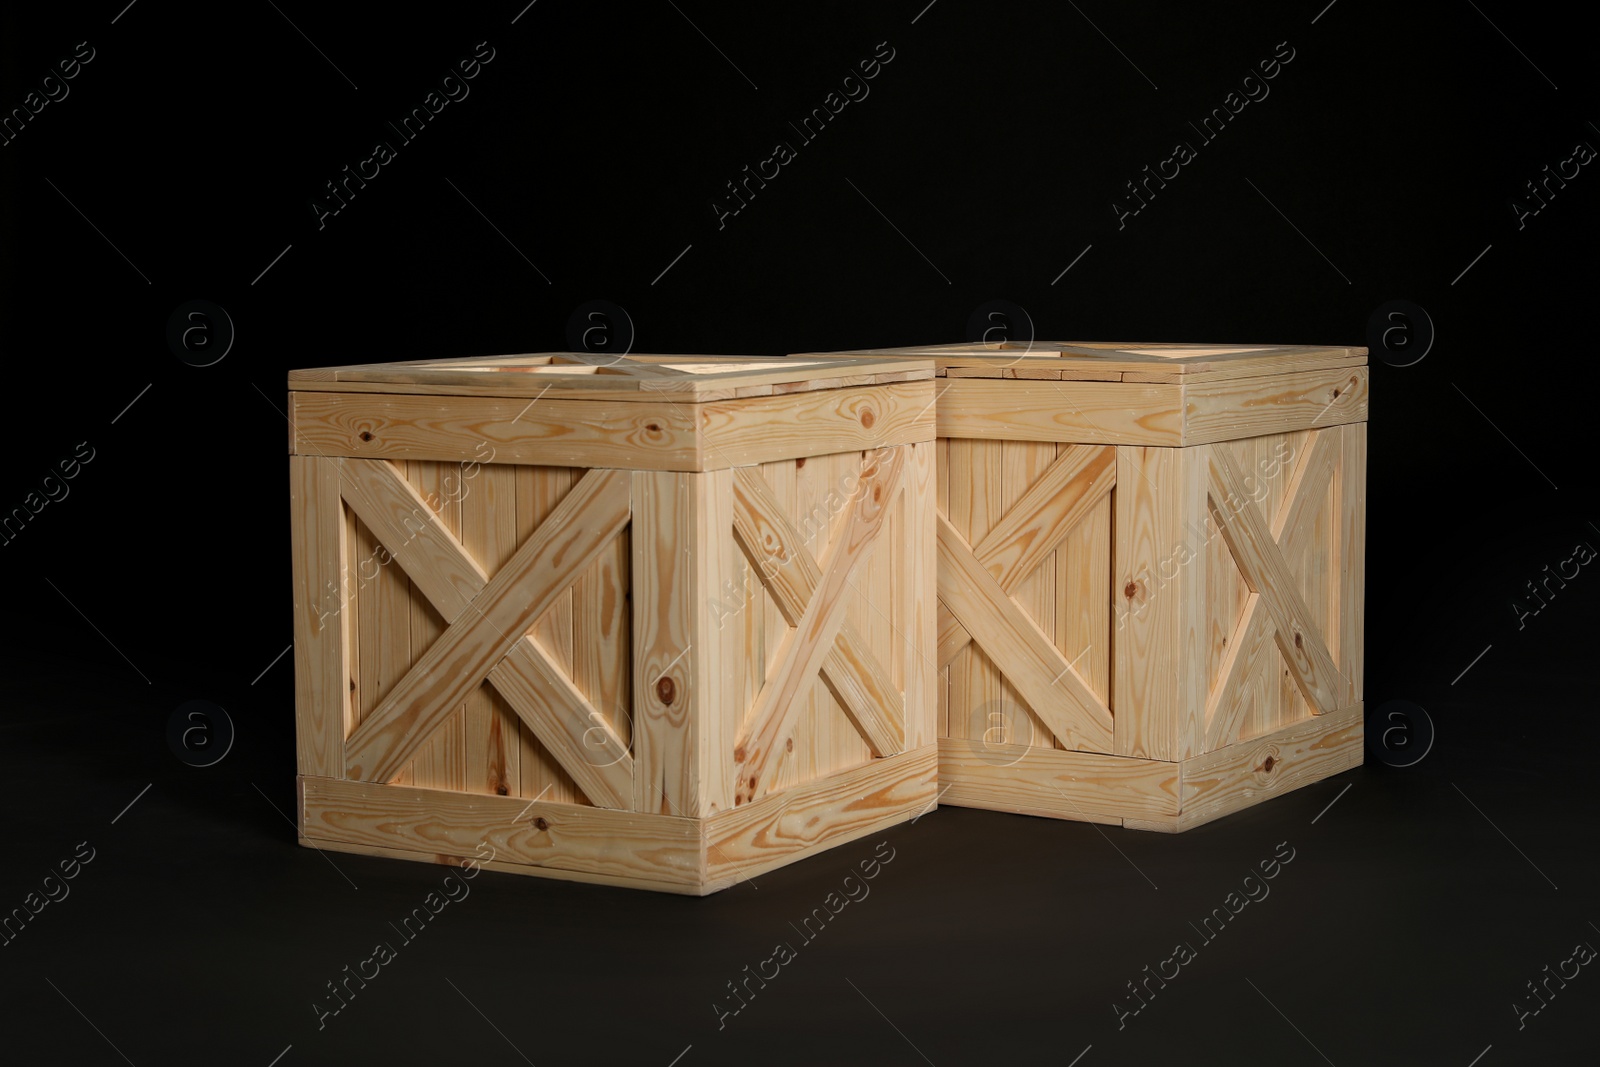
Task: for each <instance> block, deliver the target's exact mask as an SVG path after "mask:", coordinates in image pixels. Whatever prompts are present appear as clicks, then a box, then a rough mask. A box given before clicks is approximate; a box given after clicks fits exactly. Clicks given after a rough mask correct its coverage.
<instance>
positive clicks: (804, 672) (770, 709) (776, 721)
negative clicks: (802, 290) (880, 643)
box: [735, 386, 905, 802]
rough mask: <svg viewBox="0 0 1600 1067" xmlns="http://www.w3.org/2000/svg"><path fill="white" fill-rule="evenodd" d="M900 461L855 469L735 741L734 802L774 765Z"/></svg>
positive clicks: (762, 787) (757, 788) (894, 456)
mask: <svg viewBox="0 0 1600 1067" xmlns="http://www.w3.org/2000/svg"><path fill="white" fill-rule="evenodd" d="M885 388H891V389H892V388H894V387H893V386H887V387H885ZM904 466H905V450H904V449H899V448H896V449H893V450H891V451H890V452H889V455H888V456H887V457H886V458H881V459H879V460H878V462H877V465H876V466H875V467H872V468H870V469H869V470H866V471H863V472H862V476H861V480H860V482H859V483H858V486H857V489H856V491H855V493H853V494H852V495H851V498H850V505H849V511H848V513H847V514H846V515H845V517H844V518H843V519H841V520H840V522H839V527H838V532H837V533H836V534H835V535H834V541H833V544H832V545H830V546H829V549H828V553H827V556H828V558H827V562H826V563H825V564H823V565H822V568H821V570H822V577H821V580H820V581H819V582H818V584H817V586H816V589H815V591H814V592H813V593H812V596H811V598H810V600H809V601H808V602H807V604H806V610H805V613H804V615H802V616H801V618H800V620H799V623H798V625H796V626H795V627H794V628H793V629H792V630H790V631H789V633H787V634H786V635H785V636H784V637H783V639H782V640H781V642H780V648H779V651H778V655H777V660H778V662H777V666H776V667H775V669H774V670H773V671H772V672H771V673H770V674H769V675H768V677H767V682H766V685H764V686H763V687H762V689H761V695H760V696H759V697H757V699H756V706H755V707H754V709H752V711H751V713H750V717H749V720H748V722H747V723H746V726H745V730H744V732H743V734H742V736H741V738H740V741H739V747H738V750H737V751H736V753H735V758H736V759H737V760H738V763H739V787H740V788H739V792H738V799H740V800H742V801H746V802H748V801H749V800H751V799H753V798H755V797H758V796H761V795H762V794H763V793H765V792H766V790H767V787H768V786H769V785H770V784H771V776H772V774H773V773H774V771H775V770H776V769H777V766H778V761H777V760H776V759H774V758H772V757H773V750H774V749H775V748H777V747H778V745H779V742H780V741H781V739H783V738H785V737H787V736H789V733H790V731H791V730H792V729H793V728H794V719H795V716H796V712H797V710H798V701H797V700H796V697H797V695H798V694H799V693H800V691H801V689H802V687H803V686H805V685H806V684H808V683H809V682H810V680H811V679H812V678H813V677H815V675H816V674H817V673H818V672H819V671H820V670H821V668H822V661H823V659H824V658H826V656H827V654H828V652H829V651H830V650H831V649H832V648H833V637H834V634H836V633H837V632H838V629H839V626H840V625H841V623H842V622H843V619H844V608H845V605H846V603H847V593H848V591H849V588H850V575H851V573H852V572H853V571H854V570H855V568H856V565H857V564H858V563H860V561H861V560H862V559H863V558H865V557H866V555H867V554H868V553H869V552H870V551H871V549H872V547H873V545H874V544H875V542H876V541H877V538H878V532H879V530H880V529H881V527H882V526H883V521H884V517H885V516H886V515H887V514H888V512H889V508H890V507H891V506H892V505H893V504H894V500H895V494H896V493H897V491H898V490H899V489H900V478H901V471H902V469H903V468H904Z"/></svg>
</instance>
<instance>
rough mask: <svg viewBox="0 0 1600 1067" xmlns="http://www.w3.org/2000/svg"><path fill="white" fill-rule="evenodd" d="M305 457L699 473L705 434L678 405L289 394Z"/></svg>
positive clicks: (297, 448) (297, 445)
mask: <svg viewBox="0 0 1600 1067" xmlns="http://www.w3.org/2000/svg"><path fill="white" fill-rule="evenodd" d="M289 403H290V413H291V417H292V418H293V420H294V433H295V449H294V450H295V452H296V453H307V454H311V455H327V456H347V457H351V458H356V459H396V460H398V459H422V460H446V461H451V462H477V463H489V462H493V463H511V464H540V465H547V466H556V467H573V466H577V467H626V468H629V469H647V470H696V469H699V464H700V461H701V446H700V431H699V427H698V422H697V420H696V418H695V415H694V412H693V410H692V409H689V408H685V407H683V406H682V405H679V404H675V403H673V402H671V401H666V400H662V401H659V402H655V403H624V402H621V401H618V402H614V403H607V402H604V401H597V400H570V399H567V398H565V397H563V398H560V399H557V398H555V397H551V396H539V397H535V398H532V399H525V398H523V397H498V396H496V397H480V396H469V397H458V398H451V399H450V400H448V401H442V400H440V399H439V398H438V397H433V396H404V395H390V394H383V393H372V394H349V393H306V392H296V393H290V394H289Z"/></svg>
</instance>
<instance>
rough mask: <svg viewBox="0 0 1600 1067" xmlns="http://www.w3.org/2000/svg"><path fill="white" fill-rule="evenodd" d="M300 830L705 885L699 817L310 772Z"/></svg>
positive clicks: (334, 840)
mask: <svg viewBox="0 0 1600 1067" xmlns="http://www.w3.org/2000/svg"><path fill="white" fill-rule="evenodd" d="M300 834H301V836H302V837H304V838H307V839H310V840H312V841H314V842H316V843H317V845H318V847H322V846H323V845H324V844H327V845H330V846H331V847H334V848H339V847H342V846H343V845H360V846H365V847H369V848H389V849H398V850H402V851H406V852H413V853H423V854H427V855H441V854H442V855H448V856H468V857H470V856H474V855H484V854H485V848H492V849H493V850H494V851H493V855H494V857H495V858H496V860H497V861H499V862H505V863H517V864H525V865H527V866H529V867H532V868H552V869H555V870H564V871H570V872H579V873H585V874H590V875H596V876H604V877H606V878H614V879H626V880H630V881H629V882H628V883H627V884H634V883H660V884H665V885H677V886H683V887H686V888H692V889H696V890H698V889H699V888H700V887H701V886H703V885H704V882H705V879H704V873H703V872H704V858H703V856H704V851H703V847H702V844H701V836H702V829H701V826H700V823H699V821H698V820H694V819H678V818H674V817H672V816H670V815H652V816H649V817H644V816H640V815H637V814H633V813H630V812H617V811H608V810H606V809H604V808H594V807H589V806H587V805H574V804H557V803H550V802H547V801H538V800H523V799H521V798H519V797H498V796H485V795H481V794H479V795H474V794H467V793H450V792H445V791H443V790H435V789H414V788H410V787H407V786H397V785H380V784H378V783H375V782H353V781H334V780H331V779H322V778H310V777H304V778H302V779H301V815H300Z"/></svg>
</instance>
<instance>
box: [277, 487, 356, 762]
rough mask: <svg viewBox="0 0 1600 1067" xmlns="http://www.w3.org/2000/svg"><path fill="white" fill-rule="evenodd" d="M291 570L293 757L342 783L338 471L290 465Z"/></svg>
mask: <svg viewBox="0 0 1600 1067" xmlns="http://www.w3.org/2000/svg"><path fill="white" fill-rule="evenodd" d="M289 508H290V518H291V527H290V532H291V536H290V551H291V556H292V561H293V571H294V678H295V691H294V703H295V752H296V760H297V763H298V766H299V769H300V773H301V774H306V775H319V776H322V777H328V778H342V777H344V739H345V733H346V731H347V730H348V729H349V728H350V725H351V722H350V720H351V717H352V712H351V710H350V677H351V672H350V663H349V660H350V635H349V628H348V625H347V617H348V616H347V613H346V610H345V606H344V602H345V599H346V597H347V595H348V593H347V590H346V578H345V575H346V572H347V562H348V557H347V547H346V541H347V538H346V525H345V516H344V509H343V507H342V505H341V504H340V502H339V483H338V468H337V466H336V465H335V463H334V462H333V461H331V460H327V459H320V458H315V457H310V456H291V457H290V459H289Z"/></svg>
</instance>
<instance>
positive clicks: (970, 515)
mask: <svg viewBox="0 0 1600 1067" xmlns="http://www.w3.org/2000/svg"><path fill="white" fill-rule="evenodd" d="M1010 444H1011V445H1012V446H1013V447H1014V445H1015V442H1011V443H1010ZM1007 445H1008V442H1005V441H973V442H972V445H971V450H970V454H971V461H970V466H969V467H967V468H966V473H967V477H968V478H969V479H970V480H971V483H972V484H971V487H970V488H969V489H968V490H967V493H966V494H965V497H966V505H967V509H966V514H965V519H966V527H965V530H957V531H956V532H957V533H958V534H960V535H961V537H962V539H963V540H964V541H965V542H966V543H967V544H969V545H976V544H979V543H981V542H982V541H983V539H984V538H986V537H988V536H989V531H990V530H992V529H994V526H995V524H996V523H998V522H999V521H1000V520H1001V519H1002V518H1003V517H1004V516H1005V512H1006V503H1007V501H1006V497H1005V452H1006V448H1007ZM938 536H939V531H938V529H937V528H935V530H934V537H935V538H936V539H937V538H938ZM938 551H939V546H938V545H937V543H935V552H936V553H937V552H938ZM935 558H936V559H937V558H938V557H937V556H936V557H935ZM936 566H937V567H938V568H939V570H941V571H942V570H943V564H942V562H941V563H939V564H937V565H936ZM940 577H942V575H940ZM939 593H940V596H941V597H942V596H943V595H944V588H943V585H942V584H941V585H940V587H939ZM949 606H950V609H951V610H952V611H954V612H955V613H956V615H957V617H958V618H961V620H962V623H963V625H964V626H965V627H966V629H967V630H968V632H969V633H970V632H971V625H970V623H969V622H968V620H967V619H966V618H965V617H963V616H962V615H961V612H960V611H959V610H957V608H956V606H955V605H954V604H950V605H949ZM1002 647H1003V646H1000V645H995V644H990V645H987V646H981V645H976V644H975V645H974V646H973V655H972V656H971V658H970V660H969V661H968V663H967V669H966V671H965V672H964V677H965V682H966V693H965V694H964V695H962V696H961V698H960V702H961V703H962V704H963V705H964V706H965V707H966V709H967V736H969V737H982V738H987V739H989V740H991V741H1000V742H1010V741H1020V742H1023V743H1025V742H1026V741H1027V739H1028V738H1029V737H1030V736H1031V735H1030V733H1029V732H1023V733H1012V732H1009V731H1010V730H1011V728H1012V727H1013V726H1016V727H1024V726H1028V727H1031V724H1030V723H1029V722H1028V721H1027V719H1026V716H1021V717H1020V718H1021V719H1022V721H1021V722H1015V723H1014V722H1012V721H1011V720H1012V719H1014V718H1019V717H1018V716H1009V717H1008V716H1007V715H1006V707H1005V705H1006V693H1007V691H1008V690H1011V691H1013V692H1014V687H1013V686H1011V685H1009V684H1008V683H1007V681H1006V678H1005V674H1004V671H1003V670H1002V669H1001V666H1000V664H999V663H998V662H997V660H998V658H999V653H1000V650H1001V648H1002ZM1008 666H1009V664H1008ZM1021 699H1023V700H1024V702H1025V701H1026V698H1025V697H1024V698H1021ZM1041 721H1043V722H1046V723H1048V722H1049V720H1048V719H1045V718H1043V717H1042V716H1041Z"/></svg>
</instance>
